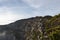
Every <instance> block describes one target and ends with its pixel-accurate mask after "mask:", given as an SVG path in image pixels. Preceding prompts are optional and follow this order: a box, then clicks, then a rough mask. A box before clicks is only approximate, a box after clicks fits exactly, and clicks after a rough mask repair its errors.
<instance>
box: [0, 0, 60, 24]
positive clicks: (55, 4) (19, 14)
mask: <svg viewBox="0 0 60 40" xmlns="http://www.w3.org/2000/svg"><path fill="white" fill-rule="evenodd" d="M59 13H60V0H0V25H5V24H9V23H11V22H15V21H16V20H19V19H24V18H30V17H35V16H45V15H52V16H54V15H57V14H59Z"/></svg>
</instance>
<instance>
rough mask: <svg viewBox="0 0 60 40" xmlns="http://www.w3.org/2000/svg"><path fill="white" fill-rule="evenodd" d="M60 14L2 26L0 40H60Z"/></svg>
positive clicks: (0, 26) (0, 27) (22, 20)
mask: <svg viewBox="0 0 60 40" xmlns="http://www.w3.org/2000/svg"><path fill="white" fill-rule="evenodd" d="M59 39H60V14H59V15H55V16H53V17H52V16H44V17H42V16H40V17H39V16H37V17H32V18H28V19H21V20H18V21H16V22H14V23H10V24H8V25H0V40H59Z"/></svg>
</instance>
